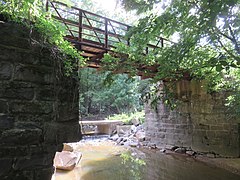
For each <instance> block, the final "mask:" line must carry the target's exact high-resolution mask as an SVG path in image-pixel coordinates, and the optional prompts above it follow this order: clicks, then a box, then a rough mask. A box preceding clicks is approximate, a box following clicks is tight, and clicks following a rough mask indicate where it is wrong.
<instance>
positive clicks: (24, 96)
mask: <svg viewBox="0 0 240 180" xmlns="http://www.w3.org/2000/svg"><path fill="white" fill-rule="evenodd" d="M0 85H1V86H2V87H1V90H0V96H1V97H3V98H9V99H18V100H32V99H33V98H34V88H33V87H22V86H25V85H23V84H19V85H17V84H16V83H8V84H1V83H0Z"/></svg>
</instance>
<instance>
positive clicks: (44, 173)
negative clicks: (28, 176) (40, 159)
mask: <svg viewBox="0 0 240 180" xmlns="http://www.w3.org/2000/svg"><path fill="white" fill-rule="evenodd" d="M53 173H54V167H46V168H41V169H38V170H35V173H34V180H43V179H44V180H51V179H52V175H53Z"/></svg>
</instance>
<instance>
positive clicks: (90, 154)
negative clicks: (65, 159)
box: [54, 140, 240, 180]
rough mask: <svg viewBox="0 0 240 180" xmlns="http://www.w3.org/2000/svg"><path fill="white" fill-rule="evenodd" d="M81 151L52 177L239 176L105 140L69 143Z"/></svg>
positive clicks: (171, 179)
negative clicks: (71, 163) (75, 160)
mask: <svg viewBox="0 0 240 180" xmlns="http://www.w3.org/2000/svg"><path fill="white" fill-rule="evenodd" d="M72 145H73V146H74V149H75V150H76V151H80V152H81V153H82V159H81V161H80V163H79V164H78V165H77V166H76V167H75V169H74V170H72V171H60V170H57V171H56V173H55V174H54V178H55V180H240V176H238V175H236V174H232V173H231V172H228V171H226V170H224V169H220V168H216V167H213V166H209V165H207V164H205V163H202V162H199V161H198V160H196V159H194V158H191V157H186V156H182V155H178V154H162V153H161V152H159V151H153V150H147V149H141V150H139V149H132V150H131V151H129V150H127V148H124V147H122V146H116V145H114V143H113V142H110V141H107V140H82V141H81V142H79V143H75V144H72Z"/></svg>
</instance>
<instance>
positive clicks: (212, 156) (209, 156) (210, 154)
mask: <svg viewBox="0 0 240 180" xmlns="http://www.w3.org/2000/svg"><path fill="white" fill-rule="evenodd" d="M207 157H208V158H215V157H216V154H215V153H207Z"/></svg>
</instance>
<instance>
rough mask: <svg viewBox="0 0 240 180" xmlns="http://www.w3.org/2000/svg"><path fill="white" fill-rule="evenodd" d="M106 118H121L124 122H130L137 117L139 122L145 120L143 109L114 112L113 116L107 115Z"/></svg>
mask: <svg viewBox="0 0 240 180" xmlns="http://www.w3.org/2000/svg"><path fill="white" fill-rule="evenodd" d="M107 119H109V120H121V121H123V122H124V123H125V124H132V120H134V119H137V120H139V122H140V124H142V123H144V120H145V113H144V111H139V112H133V113H128V114H127V113H122V114H115V115H113V116H109V117H108V118H107Z"/></svg>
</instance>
